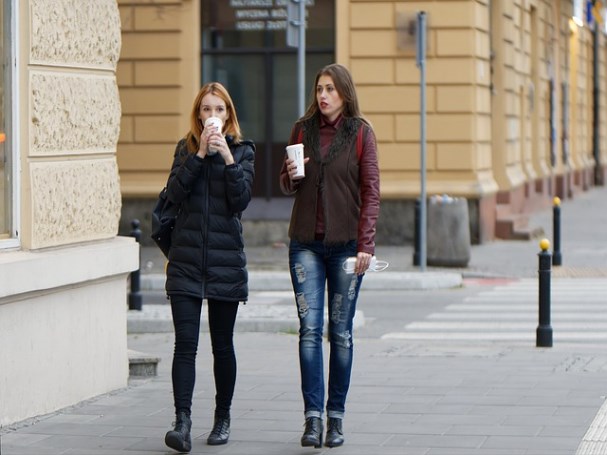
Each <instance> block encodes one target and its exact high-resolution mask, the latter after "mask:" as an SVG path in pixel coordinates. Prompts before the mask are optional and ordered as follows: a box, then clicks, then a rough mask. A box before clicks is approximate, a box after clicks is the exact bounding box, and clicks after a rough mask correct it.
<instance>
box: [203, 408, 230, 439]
mask: <svg viewBox="0 0 607 455" xmlns="http://www.w3.org/2000/svg"><path fill="white" fill-rule="evenodd" d="M229 437H230V416H229V415H228V416H224V417H219V416H218V415H217V414H215V422H214V423H213V429H212V430H211V434H209V437H208V438H207V444H208V445H210V446H218V445H221V444H226V443H227V442H228V439H229Z"/></svg>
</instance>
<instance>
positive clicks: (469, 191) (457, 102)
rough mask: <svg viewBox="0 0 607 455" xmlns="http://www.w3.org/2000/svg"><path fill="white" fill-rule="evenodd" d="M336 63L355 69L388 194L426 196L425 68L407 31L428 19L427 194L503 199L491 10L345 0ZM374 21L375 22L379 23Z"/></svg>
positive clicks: (474, 5)
mask: <svg viewBox="0 0 607 455" xmlns="http://www.w3.org/2000/svg"><path fill="white" fill-rule="evenodd" d="M337 4H338V11H337V18H338V24H337V29H338V30H339V32H338V35H337V43H336V60H337V61H338V62H341V63H344V64H345V65H347V66H348V67H350V69H351V70H352V75H353V77H354V80H355V82H356V84H357V89H358V94H359V98H360V103H361V109H362V110H363V112H364V113H365V115H366V116H367V117H368V118H369V120H370V121H371V122H372V124H373V126H374V128H375V130H376V134H377V138H378V145H379V157H380V169H381V172H382V180H381V185H382V187H381V193H382V197H383V198H385V199H401V198H405V199H411V198H414V197H416V196H417V195H418V194H419V189H420V172H419V168H420V162H421V147H420V113H419V111H420V84H419V82H420V70H419V68H417V66H416V58H415V47H414V37H411V36H409V35H407V33H406V30H403V27H401V24H403V23H404V24H406V25H408V23H409V22H410V21H415V17H416V13H417V11H420V10H423V11H425V12H426V13H427V18H428V29H427V30H428V34H427V41H428V48H427V61H426V81H427V87H426V106H427V112H426V115H427V117H426V122H427V130H426V134H427V153H426V165H427V181H428V191H429V193H439V192H440V193H443V192H447V193H451V194H458V195H463V196H478V195H479V194H485V193H491V192H495V191H496V189H497V187H496V185H495V182H494V180H493V178H492V177H491V159H490V156H488V153H490V148H489V147H488V145H489V144H490V140H491V135H490V128H489V125H490V111H491V103H490V97H489V82H490V79H489V77H490V73H489V46H488V39H487V32H488V17H487V14H486V6H484V5H483V4H482V3H479V2H475V1H434V2H404V1H383V2H378V1H342V2H339V1H338V2H337ZM371 18H372V19H371Z"/></svg>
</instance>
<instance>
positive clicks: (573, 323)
mask: <svg viewBox="0 0 607 455" xmlns="http://www.w3.org/2000/svg"><path fill="white" fill-rule="evenodd" d="M485 289H486V288H485ZM538 300H539V298H538V280H536V279H521V280H518V281H512V282H510V283H508V284H506V285H504V284H503V283H500V284H499V285H497V286H495V287H493V288H490V289H488V290H483V291H481V292H479V293H477V294H475V295H473V296H469V297H466V298H465V299H463V301H462V302H461V303H453V304H450V305H447V306H446V307H445V308H444V309H443V310H442V311H439V312H435V313H431V314H429V315H428V316H427V317H426V318H425V319H424V320H421V321H414V322H411V323H409V324H407V325H405V326H404V327H403V331H401V332H392V333H387V334H385V335H383V337H382V338H383V339H403V340H451V341H458V340H459V341H474V340H479V341H482V340H484V341H525V342H527V341H528V342H533V343H534V342H535V339H536V329H537V326H538V310H539V302H538ZM551 326H552V329H553V337H554V340H555V341H558V340H563V341H579V342H589V341H600V340H607V279H605V278H589V279H572V278H564V279H561V278H559V279H558V280H553V282H552V283H551Z"/></svg>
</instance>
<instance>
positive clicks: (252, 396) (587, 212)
mask: <svg viewBox="0 0 607 455" xmlns="http://www.w3.org/2000/svg"><path fill="white" fill-rule="evenodd" d="M605 196H607V189H605V188H598V189H593V190H591V191H589V192H588V193H585V194H581V195H579V196H576V199H573V200H571V201H565V202H564V203H563V207H562V213H563V215H562V217H563V237H562V253H563V266H562V267H559V268H555V269H554V270H553V276H555V277H561V276H563V277H573V278H576V277H581V276H584V277H588V276H591V277H597V278H598V279H607V242H606V235H607V234H606V232H605V226H606V225H607V223H606V222H607V210H605V208H606V204H605ZM531 221H532V224H535V225H536V226H538V225H539V226H542V227H543V228H544V230H545V232H546V234H547V235H546V237H548V238H550V237H551V232H552V229H551V213H550V212H545V213H542V214H538V215H536V216H534V217H533V218H532V220H531ZM538 240H539V239H534V240H532V241H524V242H503V241H496V242H493V243H490V244H486V245H478V246H473V248H472V259H471V261H470V264H469V267H468V268H467V269H463V270H446V269H436V270H435V269H431V270H430V272H434V271H437V272H446V273H449V274H456V275H457V274H459V276H461V277H464V278H466V277H534V276H537V253H538V251H539V246H538ZM148 253H149V254H148ZM411 254H412V251H411V249H410V248H407V247H380V248H378V252H377V256H378V258H379V259H383V260H387V261H389V262H390V269H389V270H391V271H393V272H396V273H399V272H402V273H405V272H406V273H409V272H410V273H416V274H423V273H428V272H423V273H422V272H416V271H415V269H414V268H412V266H411V265H410V263H411ZM248 256H249V261H250V267H251V272H252V273H256V272H260V273H262V272H263V271H264V270H265V271H279V272H280V271H284V270H285V269H284V267H285V264H286V249H284V248H271V247H268V248H259V249H249V250H248ZM154 257H155V256H154V255H153V252H152V251H146V250H145V249H144V251H142V263H143V265H144V269H143V270H144V274H145V275H147V276H151V275H153V274H155V273H156V274H158V273H159V270H161V267H162V265H159V264H158V263H156V262H155V261H156V260H157V259H154ZM150 263H152V264H150ZM159 267H160V269H159ZM388 273H390V272H381V273H378V274H377V275H376V279H377V280H380V277H384V276H385V277H387V276H390V275H388ZM370 275H371V274H369V276H368V277H366V278H365V283H364V284H363V286H365V285H367V284H369V286H370V283H371V282H372V279H373V278H372V277H371V276H370ZM252 281H254V280H253V277H252ZM385 283H386V282H383V284H382V285H380V284H379V283H378V284H377V286H378V287H381V286H383V285H386V284H385ZM464 285H465V283H464ZM386 286H387V285H386ZM420 287H421V285H420ZM402 292H403V294H404V293H407V292H409V291H407V290H404V289H403V290H402ZM428 292H434V291H433V290H432V289H428ZM440 292H448V291H444V290H442V291H440ZM252 294H253V295H255V296H261V297H260V298H269V294H272V295H276V294H278V295H279V296H281V297H280V298H279V299H278V300H280V301H281V302H282V301H283V300H284V303H280V304H276V305H277V306H278V305H285V306H286V305H291V306H292V296H288V291H275V292H273V293H265V294H264V293H263V292H261V291H260V290H255V289H254V290H253V291H252ZM281 299H282V300H281ZM288 302H290V303H288ZM254 303H255V301H254V299H252V301H251V302H250V306H251V308H252V307H253V306H254ZM149 306H156V307H162V306H163V305H149ZM164 306H166V305H164ZM144 307H145V304H144ZM203 313H204V312H203ZM129 317H130V316H129ZM239 324H240V317H239ZM235 342H236V348H237V355H238V362H239V363H238V368H239V373H238V382H237V389H236V394H235V399H234V405H233V411H232V435H231V438H230V442H229V443H228V444H227V445H226V446H219V447H211V446H207V445H206V444H205V439H206V436H207V435H208V431H209V429H210V426H211V423H212V408H213V395H214V385H213V379H212V371H211V370H212V368H211V365H212V360H211V354H210V348H209V343H208V337H206V336H205V337H201V348H200V349H199V355H198V360H197V385H196V390H195V396H194V403H193V422H194V425H193V436H194V442H193V449H192V453H193V454H207V453H216V454H226V455H228V454H230V455H239V454H242V455H245V454H246V455H262V454H263V455H272V454H276V455H278V454H280V455H291V454H297V455H308V454H310V455H311V454H329V453H342V454H344V455H345V454H347V455H358V454H371V453H373V454H379V455H384V454H385V455H396V454H398V455H464V454H465V455H475V454H478V455H498V454H499V455H565V454H567V455H571V454H576V455H589V454H607V443H606V441H607V431H606V428H607V408H606V406H605V405H604V397H605V395H606V394H607V385H606V372H607V349H605V348H606V346H605V342H604V341H601V340H597V341H596V342H595V343H588V344H575V343H569V344H568V343H558V344H556V345H555V346H554V347H552V348H536V347H535V346H530V345H528V344H523V343H517V342H510V341H504V342H478V341H477V342H474V341H468V342H466V341H454V340H449V339H445V340H435V341H432V342H428V341H424V342H416V341H411V340H399V339H376V338H357V339H356V347H355V362H354V371H353V375H352V385H351V389H350V393H349V396H348V409H347V415H346V420H345V423H344V427H345V436H346V444H345V445H344V446H343V447H342V448H338V449H326V448H322V449H304V448H302V447H300V445H299V438H300V436H301V432H302V431H303V426H302V424H303V414H302V413H303V410H302V403H301V397H300V392H299V372H298V365H297V336H296V335H295V334H293V333H291V332H282V333H276V332H259V331H258V332H255V331H250V332H239V333H237V334H236V335H235ZM172 344H173V336H172V334H171V333H146V334H130V335H129V348H130V349H134V350H138V351H145V352H148V353H153V354H154V355H157V356H159V357H160V358H161V362H160V364H159V367H158V376H157V377H155V378H147V379H136V378H133V379H132V380H131V381H130V384H129V386H128V387H127V388H126V389H123V390H118V391H116V392H113V393H110V394H107V395H103V396H100V397H95V398H91V399H90V400H88V401H86V402H83V403H80V404H78V405H76V406H73V407H70V408H67V409H63V410H61V411H58V412H56V413H53V414H50V415H46V416H40V417H38V418H35V419H31V420H29V421H26V422H21V423H18V424H15V425H11V426H9V427H5V428H3V429H0V453H1V454H2V455H56V454H78V455H109V454H111V455H143V454H146V455H150V454H169V453H174V452H172V451H170V450H169V449H167V448H166V447H165V446H164V440H163V439H164V433H165V432H166V431H167V430H168V429H169V426H170V422H171V420H172V419H173V409H172V395H171V373H170V368H171V360H170V359H171V355H172ZM325 361H326V359H325Z"/></svg>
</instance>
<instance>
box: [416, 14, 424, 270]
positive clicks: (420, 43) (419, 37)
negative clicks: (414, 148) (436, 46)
mask: <svg viewBox="0 0 607 455" xmlns="http://www.w3.org/2000/svg"><path fill="white" fill-rule="evenodd" d="M415 30H416V35H415V38H416V53H415V57H416V64H417V67H418V68H419V71H420V82H419V89H420V109H419V110H420V112H419V114H420V122H419V123H420V147H421V151H420V154H421V156H420V158H421V159H420V182H421V188H420V223H419V231H420V232H419V240H420V251H419V265H420V269H421V270H422V272H423V271H425V270H426V251H427V248H426V243H427V241H426V237H427V235H426V234H427V230H426V229H427V227H426V225H427V215H426V213H427V197H426V13H425V12H424V11H420V12H419V13H417V26H416V29H415Z"/></svg>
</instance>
